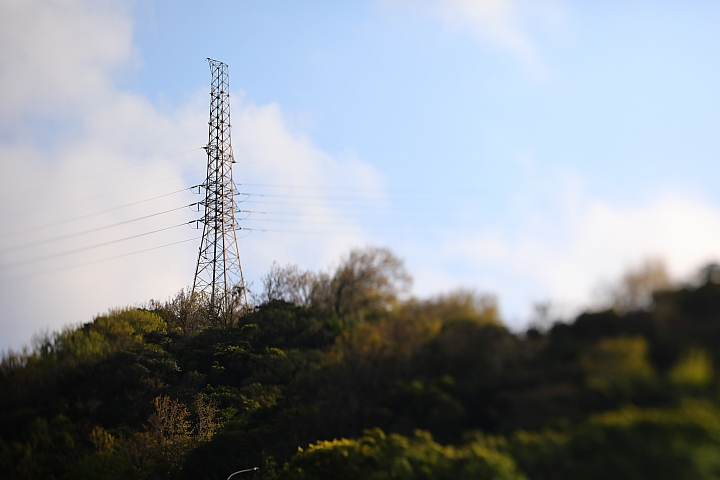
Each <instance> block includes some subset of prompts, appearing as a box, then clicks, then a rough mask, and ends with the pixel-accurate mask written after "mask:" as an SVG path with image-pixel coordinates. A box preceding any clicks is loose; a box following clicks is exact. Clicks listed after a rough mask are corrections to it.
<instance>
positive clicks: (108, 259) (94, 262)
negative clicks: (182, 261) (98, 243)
mask: <svg viewBox="0 0 720 480" xmlns="http://www.w3.org/2000/svg"><path fill="white" fill-rule="evenodd" d="M198 239H200V237H193V238H188V239H187V240H180V241H179V242H172V243H166V244H165V245H160V246H157V247H151V248H145V249H142V250H137V251H134V252H130V253H123V254H121V255H115V256H112V257H107V258H101V259H99V260H92V261H90V262H83V263H78V264H74V265H69V266H65V267H60V268H55V269H51V270H43V271H40V272H31V273H26V274H22V275H16V276H12V277H5V278H1V279H0V282H2V281H7V280H18V279H22V278H27V277H35V276H39V275H47V274H51V273H57V272H62V271H65V270H72V269H75V268H80V267H85V266H87V265H93V264H96V263H102V262H108V261H110V260H116V259H118V258H123V257H129V256H132V255H138V254H140V253H145V252H150V251H152V250H159V249H161V248H166V247H172V246H174V245H179V244H181V243H187V242H192V241H194V240H198Z"/></svg>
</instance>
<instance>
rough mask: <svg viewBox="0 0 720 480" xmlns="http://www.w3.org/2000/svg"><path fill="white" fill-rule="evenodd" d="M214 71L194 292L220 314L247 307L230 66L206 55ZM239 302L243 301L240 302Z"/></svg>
mask: <svg viewBox="0 0 720 480" xmlns="http://www.w3.org/2000/svg"><path fill="white" fill-rule="evenodd" d="M208 62H209V63H210V71H211V73H212V84H211V88H210V122H209V123H208V125H209V126H210V133H209V140H208V144H207V146H206V147H205V150H206V151H207V155H208V163H207V178H206V180H205V183H204V184H203V185H202V186H203V187H204V188H205V200H204V201H202V202H200V204H201V205H202V206H204V209H205V214H204V215H203V217H202V219H201V220H200V221H201V222H202V223H203V236H202V241H201V242H200V252H199V254H198V261H197V267H196V269H195V280H194V282H193V293H196V294H200V295H204V296H209V300H210V303H211V305H212V306H213V307H214V308H215V310H216V311H217V312H218V313H220V314H223V313H227V312H230V311H232V310H234V309H236V308H237V307H238V306H239V307H240V308H245V307H247V305H248V303H247V293H246V289H245V279H244V278H243V272H242V267H241V265H240V250H239V249H238V243H237V235H236V234H235V232H236V230H238V229H239V227H238V225H237V223H236V221H235V211H236V210H237V206H236V204H235V183H234V182H233V176H232V164H233V163H235V160H234V159H233V152H232V145H231V143H230V95H229V91H228V86H229V83H228V80H229V78H228V70H227V65H226V64H224V63H223V62H219V61H217V60H212V59H210V58H208ZM238 303H240V305H238Z"/></svg>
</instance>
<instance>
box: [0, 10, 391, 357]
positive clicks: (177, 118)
mask: <svg viewBox="0 0 720 480" xmlns="http://www.w3.org/2000/svg"><path fill="white" fill-rule="evenodd" d="M132 52H133V44H132V20H131V18H130V17H129V16H128V12H127V9H126V8H125V4H123V3H119V4H115V3H112V2H83V1H79V0H77V1H73V0H46V1H39V0H33V1H23V2H10V1H4V2H0V139H2V140H0V182H2V183H1V186H2V189H0V222H2V223H3V225H4V226H5V228H4V229H3V232H2V233H0V303H1V304H2V305H3V308H2V310H1V311H0V349H3V348H7V347H15V348H17V347H19V346H20V345H21V344H22V343H24V342H27V341H28V340H29V339H30V337H31V335H32V334H33V333H34V332H37V331H39V330H41V329H43V328H46V327H50V328H53V329H55V328H59V327H60V326H62V325H63V324H67V323H75V322H84V321H89V320H91V319H92V316H93V315H94V314H97V313H99V312H102V311H105V310H107V309H108V308H112V307H115V306H123V305H128V304H135V303H138V302H143V301H146V300H149V299H151V298H156V299H157V298H159V299H163V298H165V297H167V296H169V295H171V294H173V293H174V292H175V291H177V290H178V289H179V288H182V287H184V286H187V285H188V284H191V283H192V275H193V273H194V265H195V261H196V258H197V248H198V244H199V241H191V242H187V243H183V244H180V245H176V246H173V247H168V248H161V249H157V250H153V251H151V252H146V253H142V254H138V255H132V256H126V257H122V258H119V259H114V260H109V261H106V260H107V259H108V258H110V257H114V256H119V255H123V254H126V253H129V252H134V251H139V250H142V249H146V248H152V247H156V246H160V245H165V244H169V243H172V242H177V241H182V240H186V239H189V238H193V237H194V236H197V235H199V232H198V231H197V230H193V229H191V228H189V227H184V226H183V227H178V228H173V229H170V230H168V231H164V232H158V233H156V234H152V235H146V236H142V237H138V238H135V239H131V240H127V241H122V242H118V243H113V244H110V245H105V246H103V247H101V248H89V249H87V250H83V251H81V252H77V253H72V254H64V253H65V252H70V251H74V250H77V249H82V248H88V247H92V246H94V245H98V244H101V243H106V242H111V241H114V240H118V239H121V238H126V237H131V236H133V235H140V234H143V233H146V232H148V231H151V230H157V229H161V228H164V227H169V226H173V225H178V224H180V223H182V222H186V221H188V220H190V219H192V218H195V217H197V214H194V213H192V212H191V211H190V210H189V209H181V210H178V211H173V212H169V213H167V214H163V215H158V216H156V217H153V218H150V219H146V220H141V221H137V222H130V223H126V224H123V225H118V226H116V227H113V228H107V229H100V228H101V227H104V226H107V225H111V224H115V223H119V222H124V221H127V220H131V219H134V218H138V217H140V216H144V215H148V214H154V213H158V212H161V211H165V210H171V209H174V208H177V207H182V206H183V205H186V204H187V203H190V202H193V201H197V200H198V196H197V195H192V194H191V193H190V192H184V193H179V194H175V195H168V196H166V197H162V198H159V199H156V200H152V201H150V202H144V203H139V204H137V205H133V206H131V207H128V208H123V209H116V210H110V209H113V208H115V207H117V206H119V205H128V204H131V203H133V202H138V201H141V200H145V199H148V198H150V197H155V196H158V195H163V194H165V193H168V192H173V191H176V190H181V189H183V188H185V187H188V186H189V185H193V184H197V183H200V182H201V181H202V175H203V173H204V168H205V162H206V159H205V155H204V152H202V151H201V150H199V147H200V146H201V145H203V144H205V143H206V142H207V138H206V135H207V115H208V106H207V105H206V101H207V93H206V92H204V91H201V92H197V94H196V95H194V96H193V97H192V98H191V100H190V101H188V102H187V104H185V105H181V106H179V107H178V108H177V109H175V110H174V111H171V112H170V113H167V112H166V111H162V112H161V111H159V110H158V109H156V108H155V107H154V105H152V103H151V102H150V101H148V99H147V98H145V97H143V96H141V95H138V94H135V93H131V92H127V91H123V90H121V89H119V88H118V87H117V86H116V85H115V84H114V83H113V80H112V75H113V74H114V72H115V71H116V69H117V68H119V67H124V66H126V65H128V64H129V62H131V61H132ZM198 68H204V69H206V68H207V66H206V65H203V63H201V61H200V60H199V61H198ZM208 85H209V73H208ZM231 109H232V118H233V139H234V144H235V149H236V158H237V159H238V160H239V161H240V162H241V163H238V164H237V168H238V170H237V173H236V181H238V182H240V183H267V184H275V185H277V184H292V185H296V186H301V187H303V188H301V189H300V190H299V191H300V192H309V193H308V194H312V198H308V194H305V193H303V194H302V195H300V196H299V197H298V198H295V197H282V198H280V200H282V201H283V202H285V203H291V205H284V206H282V209H283V212H284V213H285V214H293V215H295V216H294V217H293V218H300V219H304V218H305V219H308V220H310V219H313V221H314V220H315V219H316V218H320V219H322V218H327V217H328V216H334V217H337V218H339V220H338V223H337V224H336V225H340V226H341V227H342V231H343V234H341V235H333V236H312V237H310V236H307V235H302V234H295V235H294V234H273V233H271V232H268V233H261V232H253V233H252V234H251V235H250V236H249V237H247V238H245V239H243V240H242V242H243V243H242V244H241V247H240V248H241V255H242V256H243V264H244V267H245V270H246V273H248V274H249V275H248V276H249V277H250V278H253V277H255V278H256V277H257V276H259V275H260V274H262V273H264V272H265V271H266V270H267V268H268V265H269V263H270V262H271V261H272V260H274V259H278V260H280V261H291V260H292V261H297V262H299V263H302V264H303V266H304V267H306V268H318V267H320V266H322V265H324V264H325V263H327V261H329V260H330V259H332V258H334V257H335V256H336V255H337V254H338V253H339V252H340V251H343V250H345V249H346V248H347V247H348V246H350V245H355V244H360V243H361V242H362V238H363V233H362V230H361V229H360V228H358V227H357V226H356V225H355V224H353V223H351V222H349V221H345V220H343V211H342V209H341V208H339V206H338V205H336V204H334V203H332V201H331V197H332V195H331V194H330V193H329V192H325V191H322V190H313V189H311V188H310V187H311V186H315V185H336V184H341V185H347V184H348V183H351V185H349V186H348V190H349V191H350V192H353V191H356V190H357V191H360V190H359V189H362V188H367V187H370V188H376V187H377V186H378V184H379V181H380V180H379V179H378V176H377V174H376V173H375V172H374V170H373V169H372V168H370V167H369V166H367V165H366V164H364V163H363V162H361V161H359V160H357V159H353V158H352V156H349V155H348V156H347V158H336V157H334V156H331V155H328V154H327V153H325V152H323V151H322V150H320V149H318V148H317V147H315V146H314V145H312V143H311V142H310V141H309V140H308V139H306V138H303V137H302V136H300V135H296V134H292V133H290V132H289V131H288V129H287V128H286V124H285V121H284V118H283V112H282V111H281V109H280V107H279V106H278V105H260V106H258V105H253V104H252V103H251V102H250V101H248V100H245V99H244V98H243V95H242V93H241V94H239V95H234V96H233V97H232V106H231ZM38 119H40V120H41V121H40V122H38ZM18 126H20V128H19V127H18ZM58 131H60V132H62V136H59V137H58V136H55V137H54V136H53V134H55V133H57V132H58ZM192 149H194V151H192V152H190V153H187V154H185V155H179V156H174V157H172V158H165V159H163V157H166V156H167V155H170V154H174V153H177V152H183V151H188V150H192ZM242 162H246V163H242ZM198 170H199V171H202V173H200V174H195V175H188V174H190V173H191V172H193V171H198ZM181 175H187V176H185V177H181ZM346 179H351V181H344V180H346ZM143 185H144V186H143ZM265 191H266V192H269V193H272V190H270V189H269V188H268V189H266V190H265ZM275 193H276V194H279V193H282V192H275ZM284 193H285V194H287V192H284ZM300 197H302V198H300ZM94 212H104V213H102V214H98V215H91V216H88V215H89V214H91V213H94ZM76 217H82V218H80V219H78V220H72V219H73V218H76ZM58 222H59V223H58ZM258 223H259V222H258ZM279 226H280V228H277V229H287V230H295V229H297V228H296V227H295V226H293V225H288V224H284V223H281V224H279ZM320 227H322V225H320ZM268 228H271V229H272V227H268ZM90 229H100V230H97V231H95V232H92V233H87V234H83V235H74V234H76V233H78V232H82V231H85V230H90ZM299 230H302V229H299ZM335 230H337V228H336V229H335ZM65 235H68V237H67V238H57V237H62V236H65ZM96 261H100V262H99V263H91V264H90V265H86V266H79V265H82V264H85V263H90V262H96ZM69 267H70V268H69Z"/></svg>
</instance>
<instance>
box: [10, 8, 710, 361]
mask: <svg viewBox="0 0 720 480" xmlns="http://www.w3.org/2000/svg"><path fill="white" fill-rule="evenodd" d="M719 20H720V4H719V3H717V2H710V1H694V2H677V1H675V2H670V1H653V2H649V1H648V2H645V1H634V2H619V1H617V2H601V1H582V2H569V1H559V0H558V1H554V0H536V1H530V0H527V1H523V0H443V1H439V0H415V1H410V0H407V1H405V0H367V1H360V0H358V1H355V2H327V1H306V2H288V1H229V0H228V1H207V2H177V1H169V0H157V1H153V0H137V1H120V0H118V1H111V0H102V1H99V0H92V1H90V0H88V1H82V0H0V185H1V186H2V188H1V189H0V202H1V203H0V220H1V221H2V225H3V228H2V230H0V302H2V303H1V305H2V307H1V308H0V349H7V348H18V347H20V346H22V345H23V344H26V343H27V342H29V341H30V338H31V337H32V335H33V334H34V333H36V332H39V331H42V330H44V329H58V328H60V327H61V326H63V325H66V324H71V323H77V322H84V321H89V320H91V319H92V318H93V316H94V315H96V314H98V313H101V312H103V311H106V310H107V309H108V308H111V307H119V306H125V305H135V304H141V303H142V302H145V301H147V300H150V299H161V300H162V299H165V298H168V297H169V296H170V295H172V294H173V293H174V292H176V291H177V290H179V289H180V288H182V287H186V286H187V285H189V284H191V283H192V276H193V274H194V268H195V262H196V258H197V248H198V244H199V240H198V238H197V237H198V235H199V232H198V231H197V230H194V229H192V228H191V227H190V226H188V225H186V223H187V222H188V221H191V220H192V219H193V218H196V217H197V213H195V212H193V211H192V209H191V208H190V207H188V205H190V204H192V203H194V202H196V201H197V200H198V199H199V197H198V195H197V194H194V193H193V191H192V189H191V188H190V187H192V186H193V185H197V184H198V183H201V182H202V180H203V179H202V171H203V169H204V166H205V162H206V158H205V154H204V152H203V151H202V150H201V147H202V146H203V145H204V144H205V143H206V142H207V121H208V118H207V116H208V102H209V96H208V91H209V82H210V72H209V68H208V65H207V63H206V61H205V59H206V58H207V57H211V58H215V59H218V60H222V61H224V62H225V63H227V64H228V65H229V70H230V84H231V92H232V98H231V112H232V113H231V115H232V125H233V147H234V151H235V157H236V160H237V161H238V163H237V164H236V165H235V179H236V181H237V182H238V183H240V184H241V187H240V189H241V190H242V191H243V192H244V193H246V194H247V195H243V196H242V197H241V198H240V200H241V207H240V208H241V209H243V210H246V213H245V214H244V215H243V217H247V218H246V219H245V220H243V223H242V225H243V226H244V227H245V228H247V229H248V230H246V231H244V232H241V236H242V238H241V240H240V250H241V256H242V262H243V267H244V270H245V272H246V276H247V278H248V280H250V281H251V282H254V285H255V286H257V285H258V284H259V278H260V276H261V275H262V274H264V273H265V272H266V271H267V270H268V268H269V266H270V264H271V263H272V261H274V260H276V261H278V262H280V263H288V262H291V263H297V264H299V265H300V266H301V267H303V268H311V269H319V268H324V267H326V266H328V265H331V264H332V262H334V261H337V259H338V258H339V256H340V255H342V253H343V252H346V251H348V249H349V248H352V247H354V246H363V245H380V246H387V247H390V248H391V249H392V250H393V251H394V252H395V253H396V254H397V255H398V256H400V257H401V258H403V259H404V260H405V261H406V264H407V267H408V269H409V270H410V272H411V273H412V274H413V276H414V279H415V283H414V293H415V294H417V295H421V296H422V295H430V294H433V293H439V292H443V291H447V290H449V289H452V288H456V287H459V286H465V287H470V288H475V289H477V290H478V291H481V292H488V293H493V294H495V295H497V297H498V299H499V302H500V306H501V310H502V312H503V316H504V318H505V320H506V322H507V323H508V324H509V325H511V326H512V327H514V328H521V327H522V326H523V325H525V324H526V323H527V321H528V319H529V318H530V316H531V312H532V307H533V305H534V304H536V303H538V302H545V301H548V300H552V301H553V302H555V303H556V304H557V305H560V306H564V307H565V308H576V307H579V306H582V305H587V304H588V303H589V302H591V301H592V299H593V292H595V291H596V290H597V288H598V286H599V285H603V284H606V283H607V282H611V281H612V280H613V279H615V278H617V277H618V276H619V275H620V274H621V273H622V272H623V271H624V270H626V269H627V268H629V267H632V266H633V265H637V264H638V263H640V262H641V261H642V260H643V259H645V258H648V257H657V258H662V259H664V260H665V261H666V263H667V265H668V267H669V270H670V272H671V273H672V275H673V276H674V277H675V278H676V279H679V280H681V279H683V278H688V277H689V276H690V275H691V274H692V273H693V272H694V271H696V270H697V269H698V268H699V267H700V266H702V265H703V264H705V263H707V262H708V261H711V260H717V259H720V189H719V188H718V179H720V162H718V154H719V153H720V135H718V131H720V95H719V93H720V89H719V88H718V85H720V60H719V59H720V29H718V28H717V25H718V21H719ZM263 230H264V231H263Z"/></svg>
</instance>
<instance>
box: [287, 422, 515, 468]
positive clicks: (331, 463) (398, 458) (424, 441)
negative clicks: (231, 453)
mask: <svg viewBox="0 0 720 480" xmlns="http://www.w3.org/2000/svg"><path fill="white" fill-rule="evenodd" d="M281 478H288V479H298V480H301V479H302V480H304V479H317V480H333V479H337V478H343V479H347V480H356V479H357V480H361V479H362V480H364V479H369V480H385V479H391V478H392V479H398V480H422V479H427V480H430V479H437V480H444V479H447V480H454V479H458V480H461V479H473V480H476V479H477V480H482V479H497V480H500V479H503V480H511V479H513V480H520V479H524V478H525V477H524V475H522V474H521V473H520V472H519V471H518V469H517V467H516V465H515V462H514V461H513V459H512V458H511V457H510V456H509V455H507V454H505V453H503V452H500V451H498V450H497V449H495V448H493V447H492V446H490V445H487V444H483V443H482V442H476V443H472V444H469V445H465V446H462V447H452V446H442V445H440V444H438V443H436V442H434V441H433V439H432V436H431V435H430V434H429V433H427V432H422V431H417V432H415V434H414V435H413V436H411V437H409V438H408V437H404V436H401V435H398V434H389V435H386V434H385V433H384V432H383V431H382V430H380V429H372V430H367V431H365V432H364V434H363V436H361V437H360V438H358V439H346V438H343V439H340V440H331V441H321V442H317V443H315V444H312V445H310V446H309V447H308V448H307V449H305V450H303V449H300V450H299V451H298V453H297V454H296V455H295V456H294V457H293V458H292V460H291V461H290V462H289V463H288V465H287V466H286V467H285V471H284V472H283V474H282V475H281Z"/></svg>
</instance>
